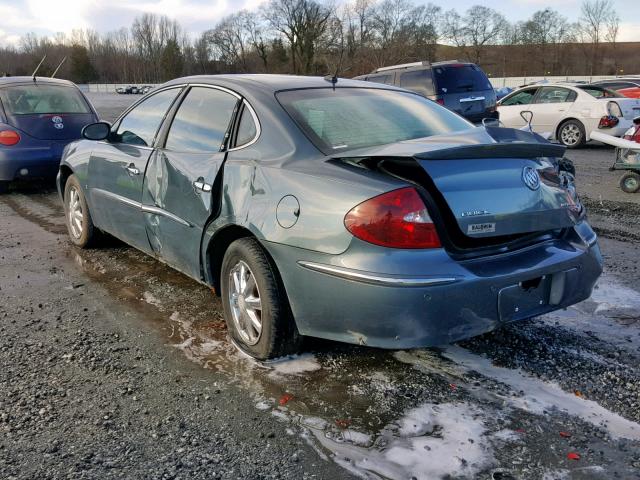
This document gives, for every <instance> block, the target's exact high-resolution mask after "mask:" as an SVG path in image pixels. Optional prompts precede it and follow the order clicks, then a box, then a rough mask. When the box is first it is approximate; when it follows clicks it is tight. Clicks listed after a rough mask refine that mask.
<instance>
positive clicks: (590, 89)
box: [578, 85, 624, 98]
mask: <svg viewBox="0 0 640 480" xmlns="http://www.w3.org/2000/svg"><path fill="white" fill-rule="evenodd" d="M578 88H579V89H581V90H584V91H585V92H587V93H588V94H589V95H591V96H592V97H595V98H624V95H622V94H620V93H618V92H616V91H615V90H609V89H608V88H603V87H596V86H594V85H589V86H587V87H583V86H580V85H578Z"/></svg>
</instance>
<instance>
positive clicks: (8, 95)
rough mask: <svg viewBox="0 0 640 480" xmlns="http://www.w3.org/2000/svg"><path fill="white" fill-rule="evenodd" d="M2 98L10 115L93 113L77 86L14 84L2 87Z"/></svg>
mask: <svg viewBox="0 0 640 480" xmlns="http://www.w3.org/2000/svg"><path fill="white" fill-rule="evenodd" d="M0 98H1V99H2V104H3V105H4V108H5V110H6V111H7V113H8V114H10V115H40V114H47V113H91V109H90V108H89V105H87V102H86V101H85V99H84V97H83V96H82V94H81V93H80V92H79V91H78V90H77V89H76V88H74V87H65V86H62V85H46V84H37V83H34V84H33V85H13V86H9V87H6V88H3V89H0Z"/></svg>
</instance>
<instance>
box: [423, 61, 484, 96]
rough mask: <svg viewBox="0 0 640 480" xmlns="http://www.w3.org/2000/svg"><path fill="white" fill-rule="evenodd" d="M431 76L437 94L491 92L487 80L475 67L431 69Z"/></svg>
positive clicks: (451, 66) (456, 66)
mask: <svg viewBox="0 0 640 480" xmlns="http://www.w3.org/2000/svg"><path fill="white" fill-rule="evenodd" d="M433 76H434V79H435V82H436V88H437V90H438V94H445V93H467V92H477V91H483V90H492V89H493V87H492V86H491V83H490V82H489V79H488V78H487V76H486V75H485V74H484V72H483V71H482V70H480V68H478V67H477V66H475V65H465V64H460V65H448V66H446V67H433Z"/></svg>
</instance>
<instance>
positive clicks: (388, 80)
mask: <svg viewBox="0 0 640 480" xmlns="http://www.w3.org/2000/svg"><path fill="white" fill-rule="evenodd" d="M355 80H365V81H367V82H377V83H384V84H387V85H395V86H397V87H402V88H406V89H407V90H413V91H414V92H416V93H419V94H421V95H424V96H425V97H427V98H430V99H431V100H434V101H436V102H438V103H439V104H440V105H443V106H445V107H447V108H448V109H449V110H453V111H454V112H456V113H458V114H460V115H462V116H463V117H465V118H466V119H467V120H469V121H471V122H473V123H480V122H482V119H484V118H495V119H497V118H498V111H497V109H496V93H495V91H494V90H493V87H492V86H491V82H489V79H488V78H487V76H486V75H485V73H484V72H483V71H482V69H481V68H480V67H478V66H477V65H476V64H474V63H466V62H459V61H457V60H450V61H446V62H436V63H429V62H416V63H405V64H403V65H393V66H390V67H382V68H378V69H377V70H375V71H374V72H372V73H370V74H368V75H360V76H359V77H355Z"/></svg>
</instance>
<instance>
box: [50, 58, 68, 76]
mask: <svg viewBox="0 0 640 480" xmlns="http://www.w3.org/2000/svg"><path fill="white" fill-rule="evenodd" d="M66 59H67V57H64V58H63V59H62V61H61V62H60V63H59V64H58V68H56V69H55V70H54V71H53V73H52V74H51V78H53V77H55V76H56V73H58V70H60V67H61V66H62V64H63V63H64V61H65V60H66Z"/></svg>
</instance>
